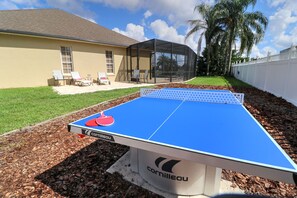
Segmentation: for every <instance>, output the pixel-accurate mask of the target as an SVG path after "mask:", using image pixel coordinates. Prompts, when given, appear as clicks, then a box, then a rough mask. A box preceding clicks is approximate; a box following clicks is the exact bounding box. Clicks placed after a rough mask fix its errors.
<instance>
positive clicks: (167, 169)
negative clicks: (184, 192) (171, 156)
mask: <svg viewBox="0 0 297 198" xmlns="http://www.w3.org/2000/svg"><path fill="white" fill-rule="evenodd" d="M165 160H166V158H164V157H159V158H157V159H156V160H155V164H156V166H157V167H158V168H161V169H162V171H158V170H155V169H153V168H152V167H150V166H147V170H148V171H150V172H151V173H153V174H155V175H158V176H159V177H163V178H165V179H171V180H177V181H185V182H186V181H188V179H189V178H188V177H184V176H179V175H173V174H170V173H173V172H172V168H173V167H174V166H175V165H176V164H177V163H179V162H180V160H169V161H167V162H165V163H163V165H162V166H161V167H159V165H160V164H161V162H163V161H165ZM163 171H165V172H163ZM166 172H167V173H166Z"/></svg>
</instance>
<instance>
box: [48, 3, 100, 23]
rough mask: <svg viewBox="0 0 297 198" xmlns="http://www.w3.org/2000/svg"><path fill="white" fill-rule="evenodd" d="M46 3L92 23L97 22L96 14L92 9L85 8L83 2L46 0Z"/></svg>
mask: <svg viewBox="0 0 297 198" xmlns="http://www.w3.org/2000/svg"><path fill="white" fill-rule="evenodd" d="M46 2H47V4H48V5H49V6H51V7H54V8H60V9H61V10H65V11H68V12H71V13H73V14H76V15H78V16H80V17H82V18H85V19H87V20H89V21H92V22H93V21H95V20H94V18H95V15H96V14H95V13H94V12H92V11H91V10H90V9H87V8H85V7H84V6H83V3H82V2H81V1H68V0H46Z"/></svg>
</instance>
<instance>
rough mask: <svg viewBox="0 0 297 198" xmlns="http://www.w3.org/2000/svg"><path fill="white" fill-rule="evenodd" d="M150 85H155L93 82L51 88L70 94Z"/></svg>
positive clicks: (63, 93) (59, 92)
mask: <svg viewBox="0 0 297 198" xmlns="http://www.w3.org/2000/svg"><path fill="white" fill-rule="evenodd" d="M152 85H155V84H147V83H139V84H136V83H122V82H112V83H111V85H98V84H96V83H94V84H93V85H91V86H75V85H65V86H53V90H54V91H55V92H57V93H58V94H60V95H70V94H81V93H91V92H96V91H106V90H113V89H125V88H132V87H146V86H152Z"/></svg>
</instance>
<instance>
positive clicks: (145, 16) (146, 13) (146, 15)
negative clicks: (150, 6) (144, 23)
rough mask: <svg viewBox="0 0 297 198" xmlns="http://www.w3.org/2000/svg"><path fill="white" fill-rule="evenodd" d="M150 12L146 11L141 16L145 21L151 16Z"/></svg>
mask: <svg viewBox="0 0 297 198" xmlns="http://www.w3.org/2000/svg"><path fill="white" fill-rule="evenodd" d="M152 14H153V13H152V12H151V11H149V10H147V11H146V12H145V13H144V14H143V16H144V18H145V19H147V18H149V17H150V16H152Z"/></svg>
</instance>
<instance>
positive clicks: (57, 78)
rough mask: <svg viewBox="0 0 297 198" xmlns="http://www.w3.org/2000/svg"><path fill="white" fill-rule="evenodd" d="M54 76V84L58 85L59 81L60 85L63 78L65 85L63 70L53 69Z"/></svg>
mask: <svg viewBox="0 0 297 198" xmlns="http://www.w3.org/2000/svg"><path fill="white" fill-rule="evenodd" d="M53 77H54V80H55V82H54V85H56V82H58V85H60V83H59V82H60V80H62V81H63V84H64V85H65V79H64V76H63V73H62V71H61V70H53Z"/></svg>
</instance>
